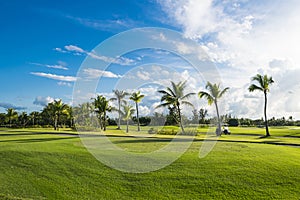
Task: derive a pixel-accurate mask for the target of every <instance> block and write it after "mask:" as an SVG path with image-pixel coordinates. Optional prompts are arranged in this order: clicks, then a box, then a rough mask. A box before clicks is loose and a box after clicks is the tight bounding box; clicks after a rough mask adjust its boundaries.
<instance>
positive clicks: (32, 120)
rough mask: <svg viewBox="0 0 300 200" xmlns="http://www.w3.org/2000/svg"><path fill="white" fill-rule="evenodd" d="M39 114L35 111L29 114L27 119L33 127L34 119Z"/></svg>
mask: <svg viewBox="0 0 300 200" xmlns="http://www.w3.org/2000/svg"><path fill="white" fill-rule="evenodd" d="M39 115H40V113H39V112H37V111H33V112H31V113H30V114H29V118H30V120H31V124H32V125H33V126H34V125H35V123H36V119H37V118H38V117H39Z"/></svg>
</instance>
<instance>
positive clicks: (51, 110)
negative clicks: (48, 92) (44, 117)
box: [45, 99, 68, 130]
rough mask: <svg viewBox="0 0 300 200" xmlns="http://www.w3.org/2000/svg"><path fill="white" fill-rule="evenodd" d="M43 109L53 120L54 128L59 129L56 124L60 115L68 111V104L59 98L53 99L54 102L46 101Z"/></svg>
mask: <svg viewBox="0 0 300 200" xmlns="http://www.w3.org/2000/svg"><path fill="white" fill-rule="evenodd" d="M45 110H46V111H47V113H48V114H50V116H51V117H52V119H53V121H54V130H59V127H58V124H59V123H60V118H61V116H62V115H66V114H67V112H68V105H67V104H65V103H63V102H62V100H61V99H59V100H54V102H51V103H48V105H47V106H46V107H45Z"/></svg>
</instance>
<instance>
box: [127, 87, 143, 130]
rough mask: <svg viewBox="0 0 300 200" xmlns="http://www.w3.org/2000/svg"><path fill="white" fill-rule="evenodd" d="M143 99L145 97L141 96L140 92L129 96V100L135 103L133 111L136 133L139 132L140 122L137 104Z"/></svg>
mask: <svg viewBox="0 0 300 200" xmlns="http://www.w3.org/2000/svg"><path fill="white" fill-rule="evenodd" d="M144 97H145V95H143V94H141V93H140V91H137V92H134V93H132V94H131V97H130V100H132V101H134V102H135V109H136V119H137V125H138V131H140V130H141V129H140V120H139V107H138V103H140V102H141V100H142V99H143V98H144Z"/></svg>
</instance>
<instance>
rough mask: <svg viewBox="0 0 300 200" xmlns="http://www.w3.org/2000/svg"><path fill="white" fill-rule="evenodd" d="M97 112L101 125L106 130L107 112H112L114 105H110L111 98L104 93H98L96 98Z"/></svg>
mask: <svg viewBox="0 0 300 200" xmlns="http://www.w3.org/2000/svg"><path fill="white" fill-rule="evenodd" d="M94 106H95V112H96V113H97V114H98V118H99V122H100V127H101V129H103V130H104V131H106V112H110V111H111V110H112V107H111V106H110V105H109V100H106V98H105V97H104V96H102V95H98V96H97V97H96V98H95V99H94Z"/></svg>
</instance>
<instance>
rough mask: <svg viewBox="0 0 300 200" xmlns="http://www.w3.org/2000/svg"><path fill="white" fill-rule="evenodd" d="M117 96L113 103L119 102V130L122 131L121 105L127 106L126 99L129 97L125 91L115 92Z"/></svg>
mask: <svg viewBox="0 0 300 200" xmlns="http://www.w3.org/2000/svg"><path fill="white" fill-rule="evenodd" d="M113 92H114V94H115V96H116V97H115V98H111V99H110V100H112V101H118V112H119V120H118V129H121V126H120V125H121V105H122V103H124V104H126V101H125V100H124V98H125V97H126V96H127V95H128V93H127V92H125V91H123V90H113Z"/></svg>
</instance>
